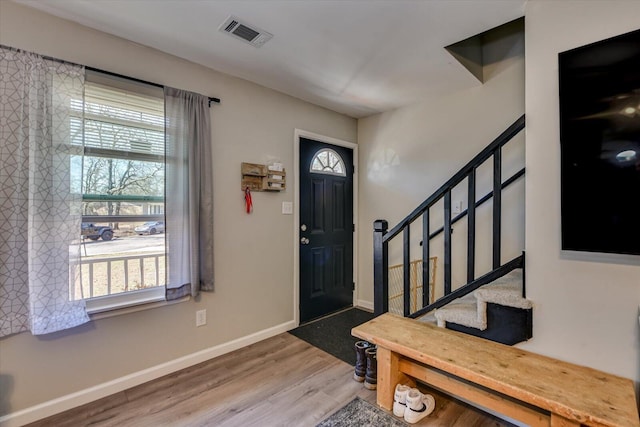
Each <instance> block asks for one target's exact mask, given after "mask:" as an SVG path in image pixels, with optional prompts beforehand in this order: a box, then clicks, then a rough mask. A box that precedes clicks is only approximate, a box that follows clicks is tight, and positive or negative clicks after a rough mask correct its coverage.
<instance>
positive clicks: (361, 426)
mask: <svg viewBox="0 0 640 427" xmlns="http://www.w3.org/2000/svg"><path fill="white" fill-rule="evenodd" d="M407 425H408V424H406V423H405V422H404V421H402V420H401V419H399V418H396V417H394V416H393V415H391V414H388V413H386V412H384V411H383V410H382V409H380V408H378V407H376V406H374V405H372V404H370V403H369V402H367V401H365V400H362V399H360V398H359V397H356V398H355V399H353V400H352V401H351V402H349V403H347V404H346V405H345V406H343V407H342V408H340V409H338V410H337V411H336V412H334V413H333V414H332V415H330V416H329V417H328V418H326V419H325V420H324V421H322V422H321V423H320V424H318V425H317V426H316V427H356V426H357V427H381V426H384V427H396V426H397V427H405V426H407Z"/></svg>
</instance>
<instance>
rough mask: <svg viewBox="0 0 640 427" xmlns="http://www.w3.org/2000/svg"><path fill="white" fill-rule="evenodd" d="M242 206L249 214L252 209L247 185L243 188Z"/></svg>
mask: <svg viewBox="0 0 640 427" xmlns="http://www.w3.org/2000/svg"><path fill="white" fill-rule="evenodd" d="M244 206H245V208H246V209H247V213H248V214H250V213H251V211H252V210H253V201H252V200H251V190H249V187H247V188H245V190H244Z"/></svg>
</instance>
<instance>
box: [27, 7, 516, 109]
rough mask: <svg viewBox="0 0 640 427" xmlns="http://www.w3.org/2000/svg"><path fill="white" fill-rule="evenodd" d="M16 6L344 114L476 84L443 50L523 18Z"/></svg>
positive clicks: (471, 11) (469, 12)
mask: <svg viewBox="0 0 640 427" xmlns="http://www.w3.org/2000/svg"><path fill="white" fill-rule="evenodd" d="M16 1H17V2H19V3H22V4H25V5H28V6H31V7H34V8H36V9H40V10H42V11H45V12H48V13H51V14H53V15H57V16H60V17H62V18H66V19H69V20H71V21H75V22H78V23H80V24H83V25H86V26H88V27H92V28H95V29H97V30H100V31H104V32H107V33H110V34H113V35H116V36H119V37H122V38H125V39H128V40H131V41H134V42H136V43H140V44H143V45H146V46H150V47H153V48H156V49H158V50H161V51H164V52H167V53H170V54H173V55H175V56H178V57H181V58H184V59H187V60H190V61H193V62H195V63H198V64H202V65H204V66H207V67H210V68H213V69H215V70H218V71H222V72H224V73H228V74H231V75H234V76H238V77H241V78H244V79H247V80H250V81H252V82H255V83H258V84H260V85H263V86H266V87H269V88H272V89H275V90H278V91H281V92H284V93H286V94H289V95H292V96H294V97H297V98H300V99H304V100H306V101H309V102H312V103H314V104H317V105H321V106H323V107H326V108H329V109H331V110H334V111H338V112H341V113H344V114H347V115H349V116H352V117H365V116H368V115H371V114H374V113H378V112H382V111H387V110H391V109H394V108H398V107H401V106H405V105H409V104H412V103H415V102H418V101H420V100H424V99H427V98H428V97H430V96H438V95H441V94H443V93H447V92H448V91H455V90H460V89H463V88H465V87H470V86H473V85H479V84H480V83H479V82H478V81H477V80H476V79H475V78H474V77H473V76H472V75H471V74H470V73H469V72H468V71H466V70H465V69H464V67H462V66H461V65H460V64H459V63H458V62H457V61H456V60H454V59H453V57H452V56H451V55H450V54H449V53H448V52H447V51H446V50H445V49H444V46H447V45H450V44H452V43H455V42H458V41H460V40H462V39H465V38H467V37H470V36H473V35H475V34H478V33H481V32H483V31H486V30H488V29H490V28H493V27H496V26H498V25H501V24H503V23H505V22H508V21H511V20H513V19H516V18H519V17H521V16H523V15H524V5H525V2H526V0H108V1H107V0H103V1H96V0H48V1H42V0H16ZM229 15H235V16H236V17H238V18H240V19H241V20H243V21H246V22H247V23H249V24H251V25H254V26H256V27H258V28H261V29H263V30H265V31H268V32H269V33H271V34H273V35H274V37H273V39H271V40H270V41H268V42H267V43H266V44H265V45H264V46H262V47H260V48H256V47H253V46H251V45H250V44H248V43H245V42H243V41H241V40H239V39H237V38H234V37H231V36H229V35H228V34H225V33H223V32H220V31H218V27H220V25H221V24H222V23H223V22H224V21H225V20H226V19H227V17H228V16H229ZM223 101H224V100H223Z"/></svg>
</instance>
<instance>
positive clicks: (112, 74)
mask: <svg viewBox="0 0 640 427" xmlns="http://www.w3.org/2000/svg"><path fill="white" fill-rule="evenodd" d="M0 1H2V0H0ZM0 47H2V48H6V49H9V50H13V51H14V52H27V53H31V52H29V51H26V50H23V49H17V48H15V47H11V46H6V45H3V44H0ZM38 55H39V56H41V57H42V58H44V59H48V60H51V61H56V62H62V63H67V64H72V65H77V66H80V67H84V68H85V69H86V70H91V71H96V72H98V73H103V74H107V75H109V76H113V77H120V78H122V79H127V80H132V81H134V82H138V83H142V84H146V85H150V86H155V87H161V88H164V85H161V84H158V83H154V82H149V81H146V80H142V79H136V78H135V77H129V76H125V75H122V74H118V73H113V72H111V71H105V70H101V69H99V68H94V67H88V66H86V65H82V64H77V63H75V62H71V61H65V60H64V59H59V58H54V57H52V56H47V55H40V54H38ZM212 102H215V103H216V104H220V98H213V97H211V96H210V97H209V107H211V103H212Z"/></svg>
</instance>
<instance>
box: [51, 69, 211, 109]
mask: <svg viewBox="0 0 640 427" xmlns="http://www.w3.org/2000/svg"><path fill="white" fill-rule="evenodd" d="M51 59H54V60H55V58H51ZM84 68H85V69H86V70H89V71H95V72H98V73H102V74H106V75H108V76H112V77H119V78H121V79H126V80H132V81H134V82H138V83H142V84H146V85H149V86H155V87H161V88H164V85H161V84H159V83H154V82H150V81H147V80H142V79H137V78H135V77H129V76H124V75H122V74H118V73H113V72H111V71H105V70H101V69H99V68H94V67H88V66H86V65H85V67H84ZM212 102H215V103H216V104H220V98H213V97H211V96H210V97H209V106H211V103H212Z"/></svg>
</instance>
